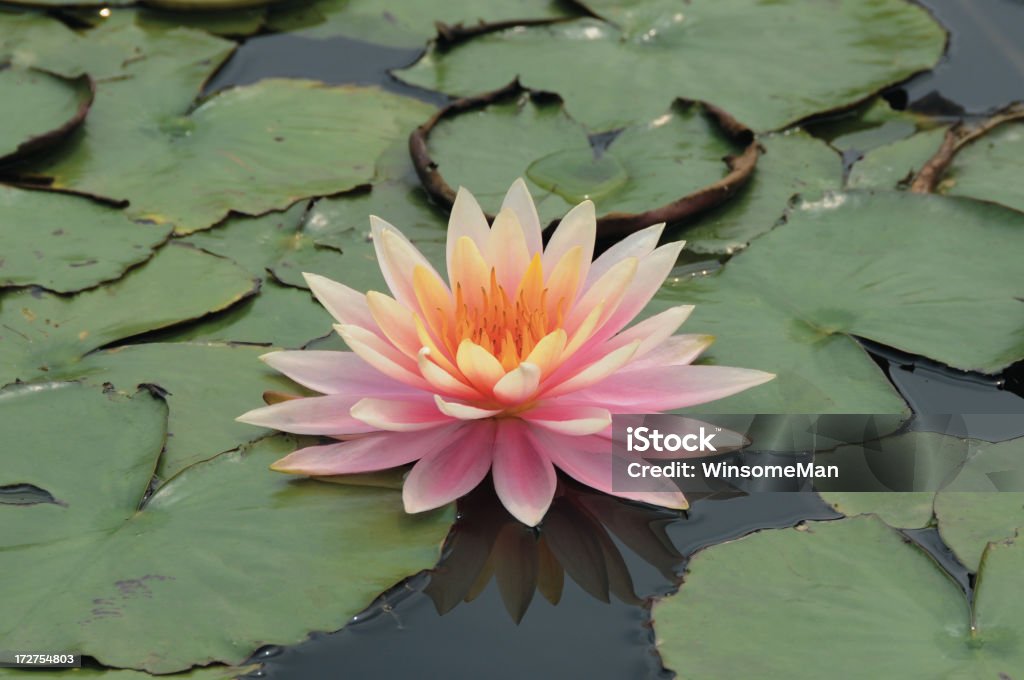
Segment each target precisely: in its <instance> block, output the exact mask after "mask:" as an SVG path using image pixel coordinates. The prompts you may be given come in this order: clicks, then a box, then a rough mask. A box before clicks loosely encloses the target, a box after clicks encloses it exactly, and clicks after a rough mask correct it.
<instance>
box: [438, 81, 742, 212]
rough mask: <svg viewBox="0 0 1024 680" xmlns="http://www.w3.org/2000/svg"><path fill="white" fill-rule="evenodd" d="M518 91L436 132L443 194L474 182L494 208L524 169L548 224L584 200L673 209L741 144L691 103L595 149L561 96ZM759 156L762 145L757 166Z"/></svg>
mask: <svg viewBox="0 0 1024 680" xmlns="http://www.w3.org/2000/svg"><path fill="white" fill-rule="evenodd" d="M516 94H517V93H516V91H515V88H512V89H510V90H509V95H511V99H512V100H511V101H509V99H510V96H509V95H505V96H502V97H501V101H499V102H497V103H493V104H490V105H488V106H485V107H484V108H482V109H479V110H472V109H471V110H468V111H465V112H462V113H454V112H452V113H449V114H448V115H447V116H445V117H442V118H441V119H440V121H439V122H438V123H437V125H436V126H434V128H433V129H432V130H430V133H429V137H428V138H427V151H428V153H429V154H430V158H431V160H432V161H433V163H432V164H431V165H432V166H433V165H434V164H436V171H437V172H438V173H439V174H440V176H441V177H443V179H441V181H442V182H444V183H446V184H447V185H448V187H446V189H447V191H445V192H444V193H445V199H447V202H449V203H450V202H451V200H452V199H454V191H453V187H456V186H459V185H464V186H467V187H472V190H473V195H474V196H476V197H477V199H478V200H479V201H480V203H481V205H482V206H483V208H484V209H485V210H487V211H488V212H490V213H491V214H494V213H496V212H497V209H498V207H499V206H500V205H501V198H502V197H503V196H504V194H505V191H506V190H507V189H508V187H509V185H511V184H512V182H513V181H514V180H515V179H516V178H517V177H524V178H525V179H526V181H527V183H528V185H529V187H530V190H531V193H532V194H533V195H534V197H535V200H536V201H537V210H538V212H539V213H540V217H541V222H542V223H549V222H551V221H553V220H556V219H558V218H560V217H561V216H562V215H564V214H565V213H566V212H568V211H569V210H570V209H571V208H572V207H573V206H574V205H576V204H577V203H579V202H580V201H583V200H585V199H588V198H589V199H591V200H593V201H594V202H595V204H596V207H597V209H598V211H599V213H598V218H599V219H600V218H603V217H606V216H608V215H615V216H616V217H621V216H624V215H637V214H640V213H646V212H648V211H651V210H656V209H659V208H662V207H663V206H665V207H666V208H667V206H669V204H672V203H673V202H675V201H677V200H680V199H681V197H684V196H692V195H694V194H696V193H698V192H700V191H701V190H702V189H703V188H705V187H707V186H708V185H711V184H714V183H715V182H718V181H720V180H722V179H723V178H724V177H725V176H726V175H727V174H728V173H729V171H730V169H731V168H730V166H729V165H728V164H727V163H726V162H725V157H726V156H730V155H733V154H738V153H740V152H741V151H742V150H743V146H742V145H740V144H738V143H737V142H735V141H734V140H733V139H731V138H730V136H729V135H727V134H725V132H724V131H723V130H722V128H721V127H720V125H719V123H718V122H717V121H716V120H715V119H713V117H712V116H711V115H710V114H709V113H707V112H706V111H704V110H703V109H702V108H701V107H700V106H698V105H693V104H689V105H686V104H679V105H677V106H674V107H672V108H671V109H670V110H669V111H668V112H667V113H666V112H664V111H662V112H661V113H660V114H659V115H658V116H657V117H656V118H653V119H651V120H648V121H645V122H643V123H641V124H637V125H634V126H631V127H627V128H626V129H624V130H622V131H621V132H619V133H618V134H617V135H616V136H615V138H614V139H613V140H612V141H611V143H610V144H608V145H607V146H602V147H601V148H599V149H594V148H591V144H590V141H589V139H588V136H587V132H586V130H584V129H583V128H582V127H581V126H580V125H579V124H577V123H576V122H575V121H574V120H572V118H570V117H569V116H568V115H567V114H566V112H565V110H564V108H563V106H562V104H561V102H559V101H557V100H553V99H551V98H546V99H537V98H531V97H530V96H528V95H526V94H525V93H522V95H521V96H516ZM499 159H500V161H499ZM755 161H756V151H755V152H754V153H753V156H752V159H751V164H750V168H749V169H750V170H751V171H752V170H753V162H755ZM743 179H745V176H744V178H743ZM741 181H742V180H737V183H740V182H741ZM430 185H431V183H428V188H429V187H430ZM669 212H673V211H668V210H666V214H667V213H669ZM676 212H678V211H676ZM681 217H682V216H679V217H677V218H676V219H675V220H672V216H671V215H668V216H667V217H663V218H662V219H661V220H660V221H666V219H668V220H670V221H677V220H678V219H681ZM656 221H659V220H657V219H654V218H652V219H651V222H656ZM602 222H603V221H599V222H598V228H599V229H600V228H601V227H602ZM641 226H649V223H648V224H644V225H641Z"/></svg>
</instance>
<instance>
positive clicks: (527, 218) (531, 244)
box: [501, 177, 543, 256]
mask: <svg viewBox="0 0 1024 680" xmlns="http://www.w3.org/2000/svg"><path fill="white" fill-rule="evenodd" d="M501 209H502V210H511V211H512V212H513V213H515V216H516V218H517V219H518V220H519V226H521V227H522V228H523V237H524V238H525V240H526V250H527V251H528V252H529V254H530V255H531V256H533V254H534V253H539V252H541V249H542V247H543V245H542V243H541V235H540V217H539V216H538V215H537V206H535V205H534V204H533V197H532V196H530V190H529V189H527V188H526V182H524V181H523V178H522V177H520V178H519V179H517V180H516V181H515V182H513V183H512V186H511V187H509V190H508V193H506V194H505V200H504V201H502V203H501Z"/></svg>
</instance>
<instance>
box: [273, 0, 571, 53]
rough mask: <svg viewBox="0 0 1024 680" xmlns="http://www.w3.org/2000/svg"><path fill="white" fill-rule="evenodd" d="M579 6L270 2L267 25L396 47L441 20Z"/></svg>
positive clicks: (410, 43) (419, 38)
mask: <svg viewBox="0 0 1024 680" xmlns="http://www.w3.org/2000/svg"><path fill="white" fill-rule="evenodd" d="M579 13H580V12H579V11H577V10H575V8H574V7H573V6H572V4H571V3H567V2H560V1H559V0H388V1H387V2H383V3H382V2H379V1H377V0H316V1H315V2H309V3H302V4H296V3H292V4H283V5H282V6H277V7H272V8H271V11H270V13H269V17H268V21H267V23H268V26H269V27H270V28H272V29H273V30H276V31H287V32H289V33H296V34H298V35H302V36H306V37H310V38H333V37H336V36H345V37H347V38H356V39H358V40H365V41H367V42H372V43H378V44H381V45H390V46H392V47H408V48H415V47H423V46H424V45H425V44H426V43H427V41H428V40H430V39H431V38H433V37H434V36H435V35H436V34H437V32H438V28H437V24H438V23H441V24H444V25H446V26H451V27H456V26H460V25H461V26H462V27H464V28H468V29H472V28H475V27H476V26H478V25H479V24H480V23H481V22H484V21H486V22H498V21H511V20H516V19H524V20H531V21H536V20H545V19H558V18H562V17H566V16H576V15H578V14H579Z"/></svg>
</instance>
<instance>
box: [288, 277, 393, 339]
mask: <svg viewBox="0 0 1024 680" xmlns="http://www.w3.org/2000/svg"><path fill="white" fill-rule="evenodd" d="M302 278H304V279H306V285H308V286H309V289H310V290H311V291H312V292H313V295H314V296H315V297H316V299H317V300H319V301H320V304H322V305H323V306H324V309H326V310H327V311H328V312H330V314H331V316H333V317H334V318H335V319H337V320H338V323H344V324H353V325H356V326H362V327H363V328H365V329H367V330H370V331H373V332H377V322H376V321H374V320H373V315H372V314H370V308H369V306H368V305H367V304H366V296H365V295H363V294H362V293H360V292H359V291H357V290H353V289H352V288H349V287H348V286H346V285H345V284H344V283H338V282H337V281H332V280H331V279H329V278H327V277H326V276H320V275H318V274H310V273H308V272H303V273H302Z"/></svg>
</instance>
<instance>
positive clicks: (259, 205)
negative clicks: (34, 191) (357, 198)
mask: <svg viewBox="0 0 1024 680" xmlns="http://www.w3.org/2000/svg"><path fill="white" fill-rule="evenodd" d="M205 63H206V64H207V65H206V66H205V67H203V68H204V69H205V71H206V73H209V72H212V70H213V69H212V68H210V67H209V62H208V61H207V62H205ZM197 66H198V64H197ZM154 83H157V90H158V91H160V92H163V91H164V89H165V88H167V87H168V85H167V83H166V82H164V81H163V80H161V79H160V78H159V77H157V76H156V75H154V74H153V73H147V74H145V76H144V77H138V78H129V79H124V80H115V81H109V82H103V83H101V84H100V86H99V88H98V92H97V97H96V103H95V105H94V107H93V111H92V115H90V117H89V121H88V122H87V123H86V125H85V126H84V128H83V133H84V134H83V135H82V137H81V139H79V140H77V143H76V144H74V145H71V146H69V147H68V148H67V149H66V150H62V152H61V153H59V154H56V155H55V156H54V157H53V158H52V159H51V160H49V161H47V162H41V163H37V164H33V165H32V166H30V168H29V169H28V170H26V172H27V173H29V174H31V175H35V176H41V177H47V178H52V180H53V181H52V187H53V188H55V189H64V190H69V191H75V192H81V193H87V194H91V195H96V196H103V197H106V198H109V199H114V200H127V201H128V202H129V206H128V208H127V211H128V214H129V215H131V216H132V217H136V218H143V219H148V220H152V221H154V222H158V223H164V222H169V223H171V224H173V225H174V226H175V231H176V232H177V233H180V234H186V233H190V232H193V231H196V230H198V229H205V228H207V227H210V226H212V225H213V224H214V223H216V222H218V221H220V220H221V219H223V218H224V217H225V216H226V215H227V214H228V212H229V211H235V212H241V213H246V214H250V215H258V214H262V213H265V212H268V211H271V210H280V209H283V208H287V207H288V206H290V205H291V204H292V203H295V202H296V201H298V200H300V199H302V198H306V197H308V196H315V195H324V194H333V193H337V192H339V191H345V190H347V189H351V188H353V187H355V186H357V185H359V184H362V183H364V182H366V181H368V180H370V179H372V178H373V176H374V162H375V161H376V159H377V156H379V155H380V154H381V152H383V151H384V150H385V149H386V148H387V147H388V145H389V144H390V143H391V142H392V141H393V140H394V139H396V138H397V137H399V136H401V131H402V129H404V124H403V122H404V121H405V120H407V119H409V117H411V116H417V114H421V113H423V112H424V111H429V107H427V105H425V104H420V103H419V102H416V101H415V100H411V99H408V98H406V97H401V96H398V95H394V94H389V93H387V92H384V91H382V90H379V89H377V88H372V87H350V86H341V87H329V86H326V85H324V84H322V83H319V82H315V81H307V80H264V81H261V82H259V83H257V84H255V85H250V86H246V87H238V88H233V89H229V90H226V91H223V92H221V93H219V94H217V95H215V96H213V97H211V98H210V99H208V100H206V101H205V102H203V103H202V104H200V105H199V106H198V107H197V108H195V109H193V110H191V111H189V110H188V109H189V105H190V103H191V99H192V97H193V96H194V92H190V93H188V94H187V95H186V94H185V92H184V91H183V90H184V88H181V89H182V91H180V92H178V96H175V97H173V98H172V97H169V96H159V97H153V96H152V95H153V92H151V91H150V90H152V89H153V88H154ZM175 89H177V88H172V91H174V90H175ZM182 95H185V96H182Z"/></svg>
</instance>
